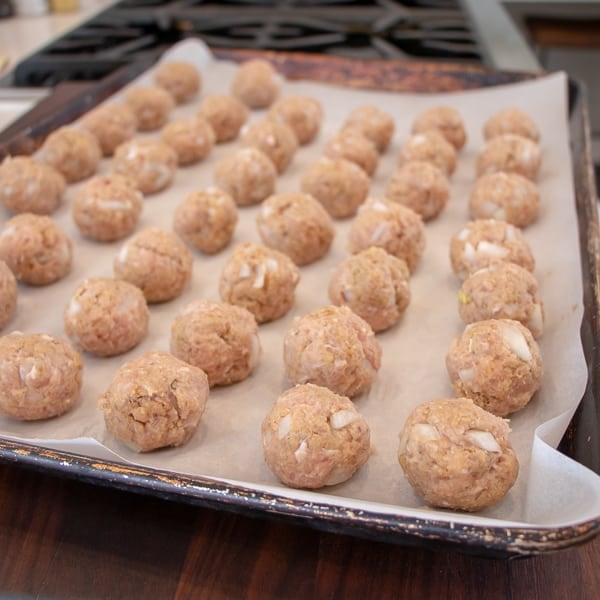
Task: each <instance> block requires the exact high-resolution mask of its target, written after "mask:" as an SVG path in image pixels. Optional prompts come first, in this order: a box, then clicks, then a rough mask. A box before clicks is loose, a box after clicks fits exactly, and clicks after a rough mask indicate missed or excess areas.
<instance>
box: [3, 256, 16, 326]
mask: <svg viewBox="0 0 600 600" xmlns="http://www.w3.org/2000/svg"><path fill="white" fill-rule="evenodd" d="M16 310H17V280H16V279H15V276H14V275H13V272H12V271H11V270H10V269H9V268H8V265H7V264H6V263H5V262H4V261H3V260H0V329H2V328H3V327H4V326H5V325H6V324H7V323H8V322H9V321H10V320H11V319H12V318H13V315H14V314H15V311H16Z"/></svg>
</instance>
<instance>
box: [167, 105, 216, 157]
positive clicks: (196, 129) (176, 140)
mask: <svg viewBox="0 0 600 600" xmlns="http://www.w3.org/2000/svg"><path fill="white" fill-rule="evenodd" d="M160 137H161V139H162V141H163V142H164V143H165V144H167V146H171V148H173V150H175V153H176V154H177V162H178V163H179V164H180V165H191V164H194V163H197V162H200V161H201V160H203V159H204V158H206V157H207V156H208V154H209V152H210V151H211V150H212V148H213V146H214V145H215V132H214V131H213V128H212V127H211V126H210V123H209V122H208V121H207V120H206V119H203V118H201V117H192V118H191V119H179V120H178V121H172V122H171V123H167V124H166V125H165V126H164V127H163V129H162V131H161V134H160Z"/></svg>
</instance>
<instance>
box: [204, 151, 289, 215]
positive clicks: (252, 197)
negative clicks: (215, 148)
mask: <svg viewBox="0 0 600 600" xmlns="http://www.w3.org/2000/svg"><path fill="white" fill-rule="evenodd" d="M214 179H215V184H216V186H217V187H218V188H220V189H222V190H223V191H224V192H226V193H227V194H229V195H230V196H231V197H232V198H233V199H234V200H235V203H236V204H237V205H238V206H248V205H250V204H258V203H259V202H262V201H263V200H264V199H265V198H266V197H267V196H270V195H271V194H272V193H273V192H274V191H275V182H276V180H277V169H276V168H275V165H274V164H273V163H272V162H271V159H270V158H269V157H268V156H267V155H266V154H265V153H264V152H261V151H260V150H259V149H258V148H242V149H240V150H236V151H235V152H234V153H233V154H230V155H229V156H227V157H225V158H223V159H222V160H220V161H219V162H218V163H217V164H216V166H215V172H214Z"/></svg>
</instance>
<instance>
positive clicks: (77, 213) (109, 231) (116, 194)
mask: <svg viewBox="0 0 600 600" xmlns="http://www.w3.org/2000/svg"><path fill="white" fill-rule="evenodd" d="M143 204H144V197H143V196H142V193H141V192H140V191H139V190H137V189H136V188H135V186H134V185H133V183H132V182H131V181H130V180H129V179H127V178H125V177H123V176H122V175H117V174H114V175H96V176H94V177H92V178H91V179H90V180H89V181H87V182H86V183H85V184H84V185H82V186H81V187H80V188H79V189H78V190H77V193H76V194H75V197H74V199H73V205H72V215H73V221H74V222H75V225H77V227H78V228H79V231H81V233H82V234H83V235H84V236H86V237H88V238H90V239H92V240H97V241H99V242H114V241H115V240H120V239H122V238H124V237H125V236H127V235H129V234H130V233H131V232H132V231H133V230H134V229H135V226H136V225H137V222H138V219H139V217H140V213H141V212H142V207H143Z"/></svg>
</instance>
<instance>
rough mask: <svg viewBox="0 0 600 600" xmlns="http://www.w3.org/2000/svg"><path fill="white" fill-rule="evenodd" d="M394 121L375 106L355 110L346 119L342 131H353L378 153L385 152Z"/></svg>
mask: <svg viewBox="0 0 600 600" xmlns="http://www.w3.org/2000/svg"><path fill="white" fill-rule="evenodd" d="M395 127H396V126H395V124H394V119H393V118H392V116H391V115H390V114H388V113H386V112H384V111H382V110H380V109H379V108H377V107H376V106H370V105H364V106H359V107H358V108H355V109H354V110H353V111H352V112H351V113H350V114H349V115H348V117H347V118H346V120H345V121H344V124H343V125H342V129H355V130H357V131H359V132H360V133H362V135H364V136H365V137H366V138H367V139H369V140H370V141H371V142H373V144H375V147H376V148H377V151H378V152H385V150H386V148H387V147H388V146H389V143H390V141H391V139H392V136H393V135H394V129H395Z"/></svg>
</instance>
